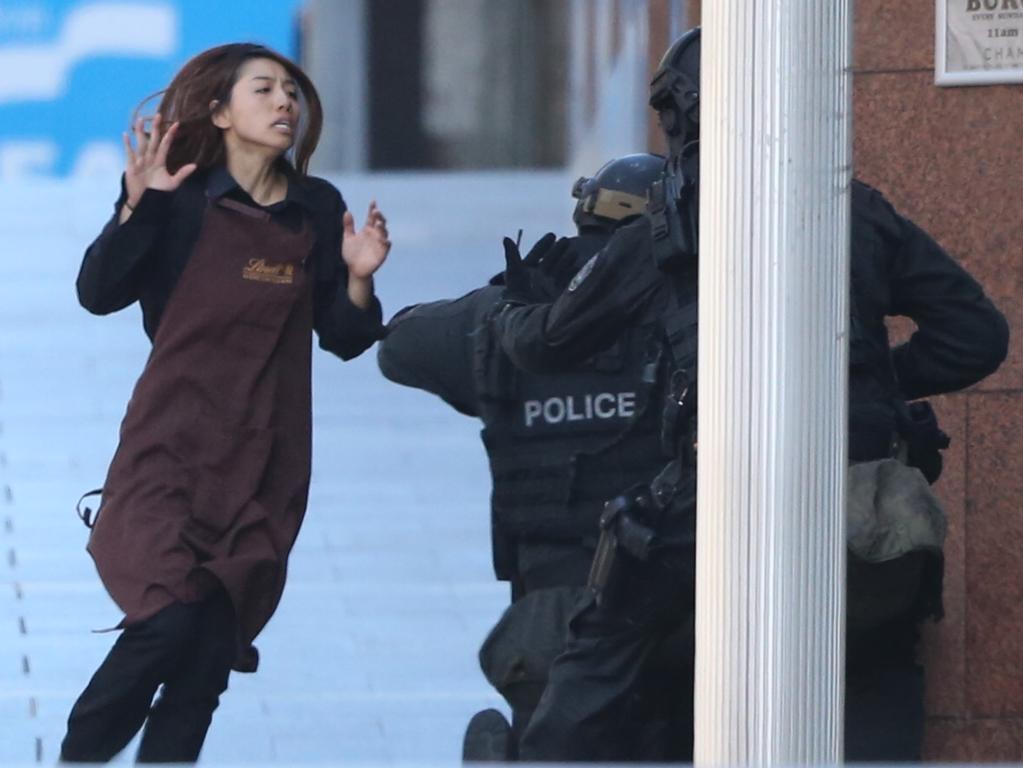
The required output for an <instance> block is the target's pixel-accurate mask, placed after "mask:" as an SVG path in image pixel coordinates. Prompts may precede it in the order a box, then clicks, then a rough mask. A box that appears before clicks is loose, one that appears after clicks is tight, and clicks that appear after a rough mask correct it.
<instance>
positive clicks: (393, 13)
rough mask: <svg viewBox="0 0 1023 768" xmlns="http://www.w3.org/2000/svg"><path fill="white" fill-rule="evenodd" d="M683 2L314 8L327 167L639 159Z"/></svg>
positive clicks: (313, 69)
mask: <svg viewBox="0 0 1023 768" xmlns="http://www.w3.org/2000/svg"><path fill="white" fill-rule="evenodd" d="M688 6H689V3H688V2H686V0H558V1H557V2H551V0H521V2H514V3H509V2H506V0H372V1H370V0H309V2H308V3H307V5H306V6H305V9H304V13H303V19H302V40H303V46H302V61H303V63H304V65H305V66H306V67H307V69H308V71H309V73H310V75H311V76H312V77H313V80H314V81H315V82H316V83H317V84H318V86H319V88H320V91H321V95H322V97H323V99H324V102H325V105H326V111H327V115H328V122H327V126H326V129H325V133H324V139H323V143H322V144H321V147H320V150H319V151H318V153H317V157H316V158H315V162H316V163H318V167H319V168H320V169H321V170H364V169H374V170H376V169H400V168H405V169H416V168H419V169H423V168H448V169H452V168H453V169H472V168H507V167H562V166H566V165H567V166H571V167H573V168H578V169H580V172H582V171H589V172H592V171H593V170H595V169H596V168H597V167H598V166H599V165H600V164H602V163H603V162H604V161H605V160H607V159H608V158H610V157H614V156H618V155H622V154H628V153H631V152H638V151H643V149H644V148H645V147H646V146H647V143H648V141H649V140H650V137H651V136H653V135H655V132H654V131H651V129H650V116H649V114H648V113H649V110H648V109H647V108H646V92H647V82H648V76H649V70H650V56H651V55H652V52H653V51H659V50H661V49H662V48H663V45H664V44H666V43H667V41H669V40H670V39H671V38H672V37H673V36H674V35H675V34H677V33H678V32H679V31H681V30H682V29H684V28H685V26H686V25H687V23H688V22H687V8H688Z"/></svg>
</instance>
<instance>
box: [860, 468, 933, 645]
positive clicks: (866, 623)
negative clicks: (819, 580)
mask: <svg viewBox="0 0 1023 768" xmlns="http://www.w3.org/2000/svg"><path fill="white" fill-rule="evenodd" d="M847 497H848V506H847V516H846V525H847V531H846V533H847V543H848V547H849V569H848V587H847V588H848V627H849V630H850V632H858V631H864V630H868V629H871V628H874V627H876V626H880V625H881V624H884V623H886V622H888V621H892V620H894V619H897V618H899V617H900V616H907V615H910V616H912V618H913V619H920V618H924V617H927V616H934V617H938V618H940V616H941V615H942V607H941V589H942V573H943V562H944V558H943V555H942V547H943V545H944V542H945V535H946V531H947V527H948V524H947V521H946V518H945V512H944V510H943V509H942V508H941V504H940V503H939V502H938V499H937V498H936V497H935V496H934V493H933V492H932V491H931V489H930V487H929V486H928V484H927V482H926V480H925V479H924V477H923V475H922V473H921V472H920V471H919V470H917V469H915V468H913V467H908V466H906V465H905V464H903V463H902V462H900V461H897V460H896V459H882V460H880V461H868V462H862V463H859V464H853V465H852V466H850V467H849V476H848V488H847Z"/></svg>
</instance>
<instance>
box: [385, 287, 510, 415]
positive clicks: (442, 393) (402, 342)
mask: <svg viewBox="0 0 1023 768" xmlns="http://www.w3.org/2000/svg"><path fill="white" fill-rule="evenodd" d="M501 290H502V289H501V287H500V286H487V287H485V288H480V289H478V290H475V291H473V292H471V293H469V294H467V295H465V296H463V297H461V298H459V299H453V300H448V301H435V302H431V303H429V304H416V305H413V306H411V307H406V308H405V309H403V310H401V312H399V313H398V314H397V315H395V316H394V317H393V318H392V319H391V321H390V322H389V323H388V324H387V336H386V337H385V338H384V340H383V341H381V342H380V344H379V346H378V348H377V363H378V364H379V365H380V371H381V372H382V373H383V374H384V376H386V377H387V378H388V379H390V380H391V381H393V382H396V383H398V384H403V385H405V386H407V387H415V388H416V389H422V390H424V391H426V392H432V393H433V394H435V395H437V396H438V397H440V398H441V399H443V400H444V401H445V402H446V403H448V405H450V406H451V407H453V408H455V409H456V410H458V411H460V412H461V413H464V414H466V415H468V416H478V415H479V401H478V400H479V399H478V396H477V393H476V386H475V378H474V368H473V365H474V349H475V347H476V340H475V335H476V333H478V332H480V328H481V325H482V323H483V317H484V315H486V313H487V312H488V311H489V310H491V309H492V308H493V307H494V305H495V304H496V303H497V302H498V301H499V300H500V297H501Z"/></svg>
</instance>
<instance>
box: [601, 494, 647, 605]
mask: <svg viewBox="0 0 1023 768" xmlns="http://www.w3.org/2000/svg"><path fill="white" fill-rule="evenodd" d="M659 517H660V509H659V508H658V507H657V505H656V503H655V502H654V500H653V498H652V497H651V495H650V487H649V486H647V485H642V484H640V485H635V486H633V487H632V488H630V489H629V490H628V491H626V492H625V493H623V494H621V495H620V496H616V497H615V498H613V499H611V501H609V502H607V503H606V504H605V505H604V512H603V514H601V516H600V540H599V541H598V542H597V551H596V554H595V555H594V558H593V565H592V566H591V568H590V575H589V578H588V579H587V586H589V587H590V589H592V590H594V592H595V593H596V596H597V603H598V604H605V603H610V604H612V605H617V604H619V603H620V601H622V600H627V599H628V594H627V591H628V581H629V571H630V570H631V569H634V568H635V567H636V565H635V563H636V562H637V561H638V562H643V561H646V560H647V559H649V557H650V554H651V552H652V550H653V549H654V548H655V546H656V539H657V524H658V521H659ZM623 555H624V559H623Z"/></svg>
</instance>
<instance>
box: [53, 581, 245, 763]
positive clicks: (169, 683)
mask: <svg viewBox="0 0 1023 768" xmlns="http://www.w3.org/2000/svg"><path fill="white" fill-rule="evenodd" d="M235 632H236V629H235V618H234V609H233V607H232V605H231V602H230V600H229V599H228V597H227V595H226V594H224V593H223V592H218V593H216V594H215V595H214V596H211V597H210V598H208V599H207V600H205V601H203V602H200V603H187V604H186V603H175V604H173V605H170V606H168V607H167V608H164V609H163V610H162V611H160V612H159V613H157V614H156V615H154V616H152V617H151V618H149V619H147V620H146V621H143V622H140V623H138V624H134V625H132V626H130V627H128V628H127V629H125V630H124V632H122V633H121V636H120V637H119V638H118V639H117V642H116V643H114V647H113V648H112V649H111V650H110V653H109V654H108V655H107V657H106V659H105V660H104V661H103V663H102V664H101V665H100V667H99V669H98V670H97V671H96V674H95V675H93V677H92V680H90V681H89V684H88V686H87V687H86V688H85V691H84V692H83V693H82V695H81V696H80V697H79V698H78V701H76V702H75V705H74V707H72V709H71V715H70V717H69V718H68V729H67V735H66V736H65V737H64V741H63V743H62V744H61V752H60V756H61V760H62V761H63V762H70V763H102V762H107V761H108V760H110V759H112V758H113V757H114V756H115V755H117V754H118V753H119V752H120V751H121V750H123V749H124V748H125V747H126V746H127V745H128V742H130V741H131V740H132V738H133V737H134V736H135V734H136V733H138V731H139V729H140V728H141V727H142V725H143V723H145V726H146V727H145V731H144V732H143V734H142V743H141V745H140V746H139V752H138V762H140V763H179V762H180V763H194V762H195V761H196V759H198V757H199V752H200V750H201V749H202V745H203V741H204V740H205V739H206V731H207V730H208V729H209V726H210V720H211V719H212V717H213V711H214V710H215V709H216V708H217V704H218V703H219V701H220V694H221V693H223V692H224V691H225V690H226V689H227V679H228V675H229V674H230V671H231V663H232V661H233V659H234V655H235V650H236V639H235ZM161 684H162V685H163V690H162V691H161V693H160V697H159V698H158V699H157V700H156V702H155V703H154V702H153V696H154V694H155V693H156V690H157V688H159V687H160V685H161Z"/></svg>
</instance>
